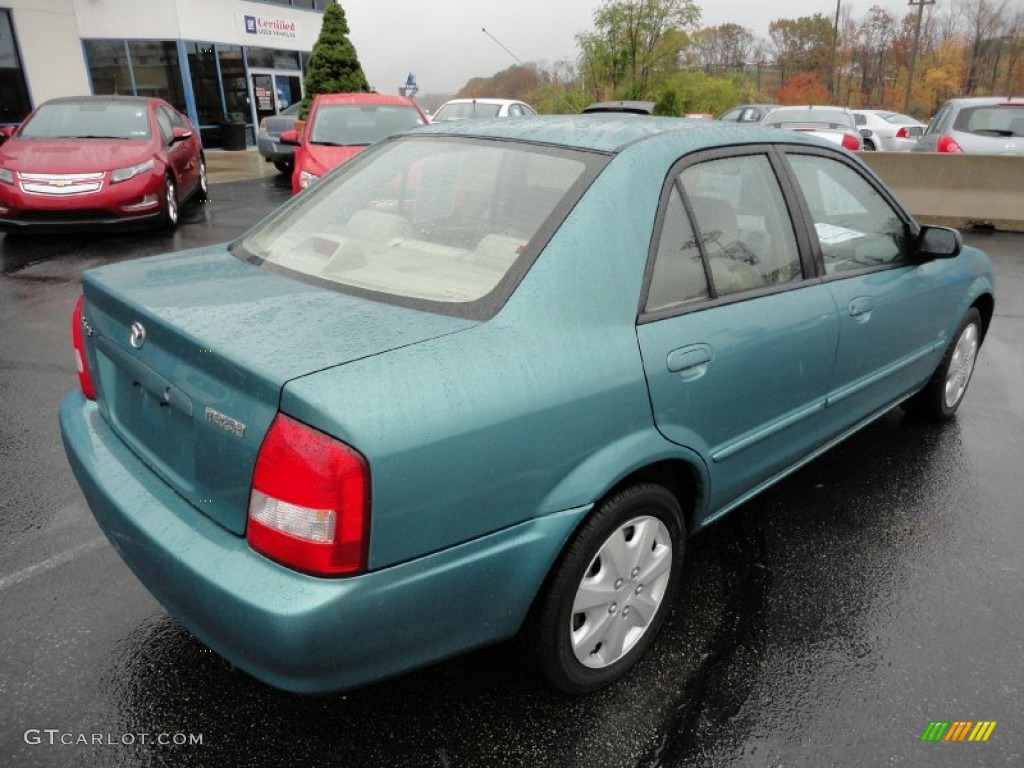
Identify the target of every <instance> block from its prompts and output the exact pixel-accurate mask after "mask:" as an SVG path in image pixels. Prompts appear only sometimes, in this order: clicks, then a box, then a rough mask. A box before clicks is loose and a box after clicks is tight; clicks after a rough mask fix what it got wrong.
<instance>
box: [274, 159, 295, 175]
mask: <svg viewBox="0 0 1024 768" xmlns="http://www.w3.org/2000/svg"><path fill="white" fill-rule="evenodd" d="M274 167H275V168H277V172H278V173H283V174H284V175H285V176H291V175H292V170H294V168H295V165H294V163H292V162H291V161H290V160H275V161H274Z"/></svg>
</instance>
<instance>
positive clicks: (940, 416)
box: [903, 307, 981, 421]
mask: <svg viewBox="0 0 1024 768" xmlns="http://www.w3.org/2000/svg"><path fill="white" fill-rule="evenodd" d="M980 348H981V314H980V313H979V312H978V310H977V309H976V308H974V307H971V309H970V310H968V312H967V314H966V315H964V319H963V320H961V321H960V326H959V327H958V328H957V331H956V333H955V334H954V335H953V340H952V341H951V342H950V344H949V347H948V348H947V349H946V354H945V355H944V356H943V358H942V362H941V363H939V367H938V368H936V369H935V373H934V374H933V375H932V378H931V379H930V380H929V381H928V384H926V385H925V388H924V389H922V390H921V391H920V392H918V393H917V394H916V395H914V396H913V397H911V398H910V399H909V400H907V401H906V402H905V403H903V410H904V411H906V412H907V413H908V414H910V415H912V416H915V417H917V418H921V419H925V420H928V421H949V420H950V419H951V418H953V414H955V413H956V410H957V408H959V407H960V403H962V402H963V399H964V394H966V392H967V385H968V384H969V383H970V381H971V374H972V373H974V364H975V362H977V359H978V350H979V349H980Z"/></svg>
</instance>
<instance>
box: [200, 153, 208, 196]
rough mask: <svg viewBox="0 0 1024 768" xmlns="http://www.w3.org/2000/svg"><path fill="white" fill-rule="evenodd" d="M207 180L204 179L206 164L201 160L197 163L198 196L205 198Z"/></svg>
mask: <svg viewBox="0 0 1024 768" xmlns="http://www.w3.org/2000/svg"><path fill="white" fill-rule="evenodd" d="M207 184H208V182H207V179H206V162H205V161H203V160H200V161H199V194H201V195H202V196H203V197H206V192H207V189H208V187H207Z"/></svg>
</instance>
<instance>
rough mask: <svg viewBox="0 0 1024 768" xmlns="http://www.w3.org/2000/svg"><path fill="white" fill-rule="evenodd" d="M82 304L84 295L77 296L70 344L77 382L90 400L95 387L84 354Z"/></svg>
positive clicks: (92, 397) (72, 318)
mask: <svg viewBox="0 0 1024 768" xmlns="http://www.w3.org/2000/svg"><path fill="white" fill-rule="evenodd" d="M84 304H85V296H84V295H82V296H79V297H78V301H76V302H75V309H74V311H73V312H72V313H71V344H72V346H74V348H75V370H77V371H78V383H79V384H80V385H81V387H82V394H83V395H85V396H86V397H87V398H89V399H90V400H95V399H96V387H94V386H93V383H92V374H91V373H89V358H88V357H86V355H85V344H84V343H83V340H82V329H83V327H84V326H86V323H87V321H86V319H85V316H84V315H83V314H82V306H83V305H84Z"/></svg>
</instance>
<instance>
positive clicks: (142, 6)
mask: <svg viewBox="0 0 1024 768" xmlns="http://www.w3.org/2000/svg"><path fill="white" fill-rule="evenodd" d="M332 2H334V0H263V1H260V0H0V124H11V123H17V122H20V121H21V120H22V119H23V118H24V117H25V115H27V114H28V113H29V112H30V111H31V110H32V109H33V108H34V107H36V106H38V105H39V104H41V103H42V102H44V101H46V100H47V99H52V98H55V97H57V96H77V95H81V94H89V93H94V94H108V93H109V94H126V95H132V94H134V95H137V96H157V97H160V98H162V99H166V100H167V101H168V102H170V103H171V104H173V105H174V106H175V107H177V108H178V109H179V110H181V111H182V112H184V113H185V114H187V115H188V116H189V117H190V118H191V120H192V122H193V123H194V124H196V125H198V126H199V127H200V130H201V132H202V135H203V144H204V145H205V146H207V147H217V146H219V145H220V144H221V142H222V141H223V136H224V131H223V126H224V124H225V123H229V122H234V123H236V124H237V123H238V122H240V121H244V122H245V123H246V124H248V126H249V128H250V131H249V138H250V141H251V140H252V138H253V135H252V130H251V129H252V127H253V126H255V125H258V123H259V121H260V119H261V118H263V117H266V116H267V115H272V114H276V113H277V112H279V111H280V110H282V109H284V108H286V107H287V106H289V105H291V104H293V103H295V102H296V101H298V100H299V99H300V98H301V96H302V74H303V72H304V71H305V66H306V59H307V57H308V55H309V51H310V49H311V48H312V47H313V43H314V42H315V41H316V39H317V36H318V35H319V34H320V25H321V23H322V21H323V10H324V8H326V7H327V6H328V5H330V4H331V3H332Z"/></svg>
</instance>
